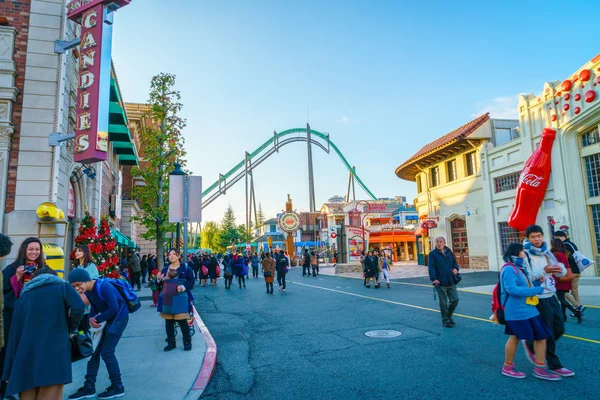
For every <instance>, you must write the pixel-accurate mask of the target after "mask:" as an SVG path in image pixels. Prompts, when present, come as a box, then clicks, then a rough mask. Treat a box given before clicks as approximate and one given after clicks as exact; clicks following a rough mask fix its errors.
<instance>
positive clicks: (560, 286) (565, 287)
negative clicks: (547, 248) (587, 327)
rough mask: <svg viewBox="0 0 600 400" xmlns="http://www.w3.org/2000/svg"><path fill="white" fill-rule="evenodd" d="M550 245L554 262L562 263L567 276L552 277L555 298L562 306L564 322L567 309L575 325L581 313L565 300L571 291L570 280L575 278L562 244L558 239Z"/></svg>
mask: <svg viewBox="0 0 600 400" xmlns="http://www.w3.org/2000/svg"><path fill="white" fill-rule="evenodd" d="M550 244H551V246H552V249H551V250H552V254H554V257H556V260H557V261H558V262H559V263H563V264H564V266H565V268H566V269H567V275H565V276H564V277H562V278H559V277H557V276H556V275H555V276H554V279H555V280H556V297H558V300H559V301H560V304H561V306H562V312H563V317H564V320H565V321H566V320H567V314H566V312H565V310H566V309H567V308H568V309H569V311H571V312H572V313H573V314H574V315H575V317H576V318H577V323H579V324H580V323H581V312H580V311H579V310H578V309H576V308H575V307H573V306H572V305H571V303H569V302H568V301H567V299H566V298H565V294H567V293H569V291H570V290H571V280H572V279H573V278H574V277H575V276H574V275H573V272H572V271H571V267H570V265H569V261H568V260H567V256H566V254H565V248H564V245H563V242H562V240H560V239H552V242H550Z"/></svg>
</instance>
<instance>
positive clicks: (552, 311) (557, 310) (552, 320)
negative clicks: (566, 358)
mask: <svg viewBox="0 0 600 400" xmlns="http://www.w3.org/2000/svg"><path fill="white" fill-rule="evenodd" d="M537 309H538V311H539V312H540V316H541V317H542V319H543V320H544V323H545V324H546V326H547V327H548V328H550V330H551V331H552V336H550V337H549V338H548V339H546V360H547V361H548V368H550V369H559V368H562V367H563V366H562V364H561V363H560V359H559V358H558V356H557V355H556V341H557V340H558V339H560V337H561V336H562V335H563V334H564V333H565V320H564V319H563V315H562V309H561V306H560V303H559V301H558V299H557V298H556V296H552V297H550V298H547V299H540V303H539V304H538V305H537ZM527 347H529V349H530V350H533V342H529V341H528V342H527Z"/></svg>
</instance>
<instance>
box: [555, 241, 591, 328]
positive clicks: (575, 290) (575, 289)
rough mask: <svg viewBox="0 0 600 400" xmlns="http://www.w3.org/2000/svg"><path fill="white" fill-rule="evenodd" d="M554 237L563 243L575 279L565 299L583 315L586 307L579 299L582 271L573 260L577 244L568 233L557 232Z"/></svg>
mask: <svg viewBox="0 0 600 400" xmlns="http://www.w3.org/2000/svg"><path fill="white" fill-rule="evenodd" d="M554 237H555V238H557V239H560V240H561V241H562V242H563V247H564V248H565V254H566V255H567V260H568V261H569V266H570V267H571V272H572V273H573V279H572V280H571V293H565V298H566V299H567V301H568V302H569V303H571V304H572V305H573V307H575V310H577V311H579V313H580V314H582V313H583V311H584V310H585V306H584V305H582V304H581V300H580V299H579V275H580V273H581V271H579V266H577V263H576V262H575V259H574V258H573V254H574V253H575V252H576V251H578V249H577V246H576V245H575V243H573V242H571V240H570V239H569V236H568V235H567V232H566V231H556V232H554ZM573 316H575V315H573Z"/></svg>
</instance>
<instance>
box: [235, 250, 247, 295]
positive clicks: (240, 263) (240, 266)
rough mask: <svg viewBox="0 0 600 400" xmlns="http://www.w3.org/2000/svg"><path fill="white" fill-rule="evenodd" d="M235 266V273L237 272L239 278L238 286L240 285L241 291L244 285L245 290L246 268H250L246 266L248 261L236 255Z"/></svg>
mask: <svg viewBox="0 0 600 400" xmlns="http://www.w3.org/2000/svg"><path fill="white" fill-rule="evenodd" d="M233 260H234V261H233V265H234V271H235V276H237V277H238V284H239V285H240V289H241V288H242V285H244V289H245V288H246V276H245V275H246V274H245V273H244V272H245V271H244V266H245V267H246V268H248V266H247V264H246V259H245V258H244V257H243V256H241V255H239V254H236V255H234V256H233ZM246 271H247V270H246Z"/></svg>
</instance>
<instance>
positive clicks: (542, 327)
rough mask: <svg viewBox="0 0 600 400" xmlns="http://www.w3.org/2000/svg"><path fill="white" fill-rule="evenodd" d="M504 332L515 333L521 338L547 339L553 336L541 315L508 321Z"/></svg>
mask: <svg viewBox="0 0 600 400" xmlns="http://www.w3.org/2000/svg"><path fill="white" fill-rule="evenodd" d="M504 333H505V334H507V335H514V336H516V337H517V339H519V340H545V339H548V338H549V337H550V336H552V331H551V330H550V328H548V327H547V326H546V324H545V323H544V320H543V319H542V317H541V316H540V315H537V316H535V317H533V318H530V319H525V320H521V321H506V327H505V328H504Z"/></svg>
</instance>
